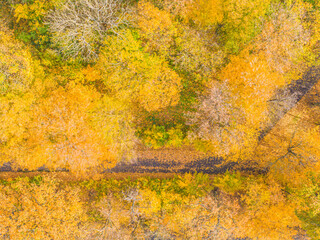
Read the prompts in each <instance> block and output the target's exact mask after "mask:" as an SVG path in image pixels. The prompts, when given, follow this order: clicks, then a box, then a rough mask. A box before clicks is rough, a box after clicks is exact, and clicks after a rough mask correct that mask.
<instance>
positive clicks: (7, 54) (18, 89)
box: [0, 25, 42, 161]
mask: <svg viewBox="0 0 320 240" xmlns="http://www.w3.org/2000/svg"><path fill="white" fill-rule="evenodd" d="M41 75H42V69H41V68H39V66H38V64H37V63H36V62H35V61H33V60H32V57H31V53H30V51H29V49H28V48H27V47H26V46H24V45H23V44H21V43H20V42H19V41H17V40H16V39H15V38H14V36H13V34H12V33H11V32H10V31H9V30H8V29H6V28H5V27H4V26H3V25H1V26H0V123H1V124H0V152H1V154H2V157H1V161H10V160H12V158H11V154H10V149H11V148H14V146H15V145H16V144H17V143H19V142H20V141H21V140H23V138H24V134H25V131H26V126H27V124H28V122H29V121H30V109H31V106H32V104H33V103H34V101H35V92H36V91H37V88H36V87H34V86H35V85H36V84H37V83H39V77H41Z"/></svg>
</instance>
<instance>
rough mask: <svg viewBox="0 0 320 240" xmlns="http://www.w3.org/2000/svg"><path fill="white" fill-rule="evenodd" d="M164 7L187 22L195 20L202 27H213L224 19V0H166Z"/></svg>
mask: <svg viewBox="0 0 320 240" xmlns="http://www.w3.org/2000/svg"><path fill="white" fill-rule="evenodd" d="M163 6H164V8H165V9H166V10H167V11H169V12H171V13H172V14H173V16H179V17H180V18H182V19H184V21H185V22H186V23H188V22H190V21H193V22H194V23H196V24H197V25H198V26H200V28H207V27H211V26H212V25H213V26H214V25H216V24H218V23H221V22H222V20H223V14H224V11H223V1H222V0H173V1H169V0H164V1H163Z"/></svg>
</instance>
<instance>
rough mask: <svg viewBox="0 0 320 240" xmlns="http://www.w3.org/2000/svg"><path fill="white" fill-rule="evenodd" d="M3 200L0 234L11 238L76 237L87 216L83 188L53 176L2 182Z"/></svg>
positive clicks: (0, 187) (0, 213)
mask: <svg viewBox="0 0 320 240" xmlns="http://www.w3.org/2000/svg"><path fill="white" fill-rule="evenodd" d="M0 199H1V203H2V204H1V207H0V223H1V224H0V236H1V237H5V238H9V239H17V240H20V239H21V240H22V239H37V240H38V239H66V238H71V239H75V238H77V237H78V236H79V225H80V224H81V223H82V222H83V221H85V220H86V219H87V218H86V212H85V205H84V203H83V201H82V200H81V197H80V189H79V188H78V187H73V188H71V187H70V186H66V187H62V186H61V183H60V182H59V181H58V180H56V179H54V178H52V177H43V178H41V177H40V178H39V177H37V178H35V179H34V181H33V182H32V181H30V179H28V178H20V179H16V180H15V181H11V182H9V183H7V184H6V185H4V184H1V186H0Z"/></svg>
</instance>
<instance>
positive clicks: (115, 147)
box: [14, 83, 132, 174]
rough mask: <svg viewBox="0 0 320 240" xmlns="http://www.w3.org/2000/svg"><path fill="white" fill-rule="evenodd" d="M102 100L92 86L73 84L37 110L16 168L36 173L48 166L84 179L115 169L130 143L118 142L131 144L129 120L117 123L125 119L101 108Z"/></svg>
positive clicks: (115, 111) (113, 108)
mask: <svg viewBox="0 0 320 240" xmlns="http://www.w3.org/2000/svg"><path fill="white" fill-rule="evenodd" d="M99 99H100V94H99V93H97V92H96V91H95V90H94V89H92V88H91V87H85V86H82V85H80V84H72V83H69V84H68V86H67V87H66V89H63V88H61V87H60V88H58V89H56V90H55V91H53V92H52V93H51V94H50V95H49V96H48V97H47V98H43V99H41V100H40V101H39V103H38V104H37V105H36V106H34V108H33V111H32V121H31V123H29V126H28V132H27V134H26V135H25V136H24V138H25V140H24V141H23V142H22V143H20V144H19V145H18V146H16V147H15V149H14V150H15V154H16V159H15V160H16V161H15V162H16V164H17V165H18V166H20V167H24V168H27V169H30V170H31V169H37V168H39V167H41V166H43V165H45V166H46V167H48V168H49V169H57V168H67V169H69V170H71V171H72V172H75V173H80V174H81V173H85V172H86V171H87V170H88V169H94V168H95V167H100V166H103V167H104V168H110V167H113V166H114V165H115V164H116V162H117V161H118V160H119V158H120V157H121V154H123V152H121V151H122V150H124V149H125V148H124V146H123V145H124V144H127V142H124V143H123V142H119V143H117V140H122V141H126V139H125V138H127V139H130V135H126V133H127V132H126V131H128V130H127V129H126V128H123V127H125V126H122V124H123V123H125V124H126V120H127V119H126V120H124V119H123V117H124V116H126V115H124V116H122V117H118V118H117V114H120V116H121V110H120V111H119V110H118V109H116V108H117V105H110V103H109V105H105V104H106V103H104V102H102V103H100V104H101V105H100V106H99V104H98V102H99V101H100V100H99ZM101 107H102V109H100V108H101ZM104 107H105V108H106V109H104ZM120 109H121V108H120ZM120 120H121V121H122V122H121V121H120ZM117 124H119V125H117ZM129 130H131V129H129ZM131 131H132V130H131ZM129 133H131V135H132V132H129ZM120 152H121V154H120Z"/></svg>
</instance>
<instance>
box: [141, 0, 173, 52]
mask: <svg viewBox="0 0 320 240" xmlns="http://www.w3.org/2000/svg"><path fill="white" fill-rule="evenodd" d="M137 26H138V28H139V29H140V30H141V33H140V34H141V37H142V38H143V39H144V41H146V43H145V44H144V45H145V47H146V50H147V51H151V52H152V51H156V52H159V53H160V54H162V55H168V54H169V52H168V51H169V48H170V46H171V45H172V43H173V37H174V36H175V35H176V34H177V30H176V28H175V27H174V25H173V22H172V20H171V16H170V14H169V13H167V12H166V11H163V10H160V9H158V8H156V7H155V6H153V5H152V4H151V3H150V2H147V1H145V0H142V1H139V3H138V17H137Z"/></svg>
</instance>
